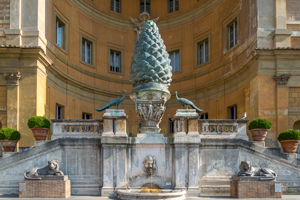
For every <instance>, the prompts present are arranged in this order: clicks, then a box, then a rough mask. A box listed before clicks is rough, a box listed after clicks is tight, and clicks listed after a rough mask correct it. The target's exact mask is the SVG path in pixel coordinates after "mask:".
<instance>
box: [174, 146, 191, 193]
mask: <svg viewBox="0 0 300 200" xmlns="http://www.w3.org/2000/svg"><path fill="white" fill-rule="evenodd" d="M174 146H175V170H174V171H175V189H179V190H182V189H186V186H187V173H188V172H187V165H188V164H187V161H188V160H187V157H186V149H187V148H186V145H185V144H175V145H174Z"/></svg>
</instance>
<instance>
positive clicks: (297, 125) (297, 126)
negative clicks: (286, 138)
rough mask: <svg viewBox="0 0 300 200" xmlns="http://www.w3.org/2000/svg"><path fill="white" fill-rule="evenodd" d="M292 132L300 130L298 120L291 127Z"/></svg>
mask: <svg viewBox="0 0 300 200" xmlns="http://www.w3.org/2000/svg"><path fill="white" fill-rule="evenodd" d="M293 129H294V130H300V120H298V121H296V122H295V123H294V125H293Z"/></svg>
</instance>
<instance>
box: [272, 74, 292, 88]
mask: <svg viewBox="0 0 300 200" xmlns="http://www.w3.org/2000/svg"><path fill="white" fill-rule="evenodd" d="M291 76H292V75H291V74H281V75H279V76H276V75H275V76H274V79H275V81H276V82H277V85H278V86H286V85H287V82H288V80H289V79H290V78H291Z"/></svg>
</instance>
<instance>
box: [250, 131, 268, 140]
mask: <svg viewBox="0 0 300 200" xmlns="http://www.w3.org/2000/svg"><path fill="white" fill-rule="evenodd" d="M250 132H251V134H252V138H253V140H254V141H265V138H266V136H267V133H268V129H261V128H258V129H251V130H250Z"/></svg>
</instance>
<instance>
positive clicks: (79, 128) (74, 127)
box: [51, 119, 103, 140]
mask: <svg viewBox="0 0 300 200" xmlns="http://www.w3.org/2000/svg"><path fill="white" fill-rule="evenodd" d="M51 121H52V136H51V139H52V140H54V139H57V138H62V137H91V138H100V137H101V135H102V133H103V120H98V119H53V120H51Z"/></svg>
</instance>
